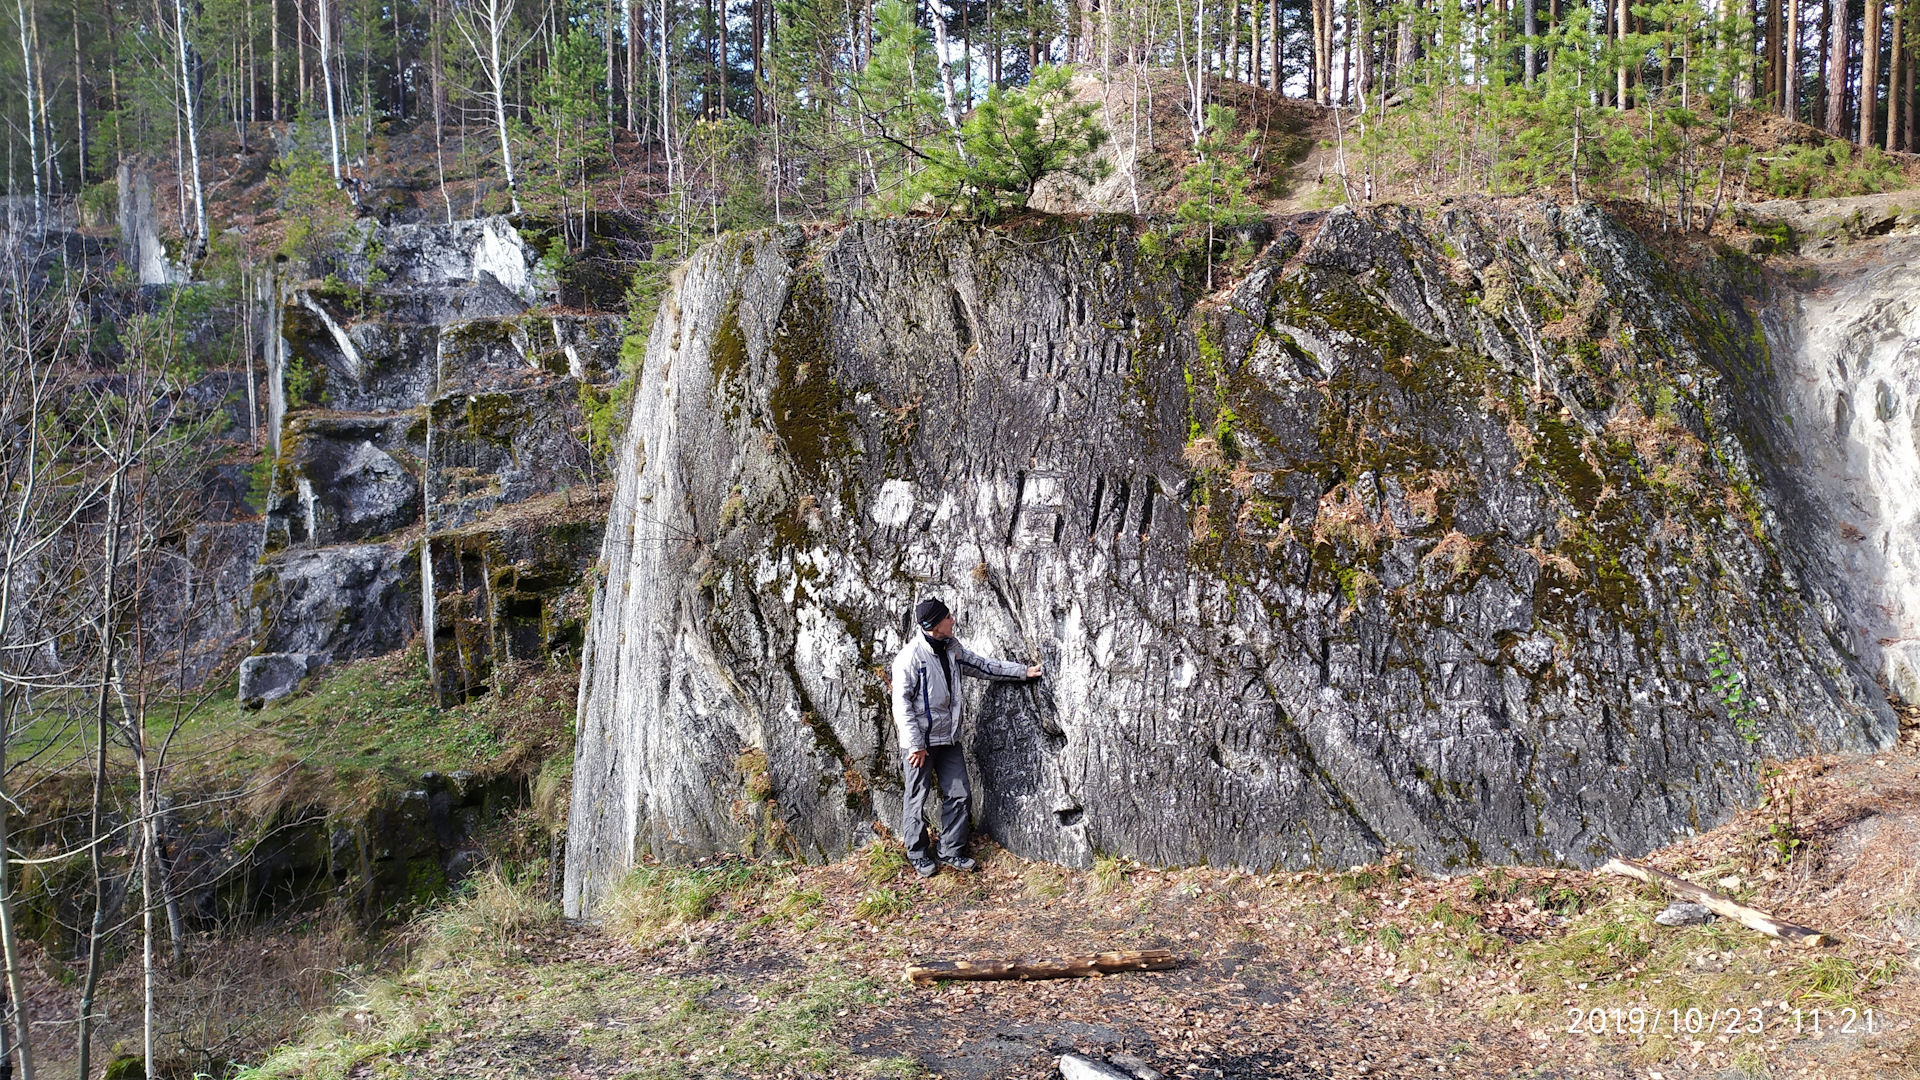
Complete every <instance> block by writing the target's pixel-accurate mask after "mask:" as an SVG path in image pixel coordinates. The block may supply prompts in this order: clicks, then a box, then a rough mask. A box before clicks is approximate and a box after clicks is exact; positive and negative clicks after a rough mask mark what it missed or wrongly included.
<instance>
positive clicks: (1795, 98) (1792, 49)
mask: <svg viewBox="0 0 1920 1080" xmlns="http://www.w3.org/2000/svg"><path fill="white" fill-rule="evenodd" d="M1785 36H1786V45H1787V70H1786V71H1785V73H1784V74H1782V76H1781V92H1780V115H1782V116H1784V117H1786V118H1787V119H1789V120H1798V119H1800V0H1787V25H1786V28H1785Z"/></svg>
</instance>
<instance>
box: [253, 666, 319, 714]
mask: <svg viewBox="0 0 1920 1080" xmlns="http://www.w3.org/2000/svg"><path fill="white" fill-rule="evenodd" d="M319 659H320V658H319V657H317V656H312V655H309V654H307V653H266V654H264V655H261V656H249V657H247V658H246V659H245V660H242V661H240V703H241V704H243V705H248V706H254V707H257V706H260V705H264V704H266V703H267V702H269V701H278V700H280V699H281V698H283V697H286V696H287V695H289V694H291V693H293V692H294V691H295V690H298V689H299V688H300V680H302V679H304V678H306V677H307V673H308V672H310V671H312V670H313V669H314V668H315V667H318V666H319V663H318V661H319Z"/></svg>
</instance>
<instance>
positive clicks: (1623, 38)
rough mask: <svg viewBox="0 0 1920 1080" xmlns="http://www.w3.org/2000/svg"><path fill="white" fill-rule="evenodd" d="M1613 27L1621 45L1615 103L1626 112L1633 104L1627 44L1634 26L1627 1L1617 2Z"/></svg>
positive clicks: (1616, 38) (1616, 39) (1616, 73)
mask: <svg viewBox="0 0 1920 1080" xmlns="http://www.w3.org/2000/svg"><path fill="white" fill-rule="evenodd" d="M1613 25H1614V28H1615V31H1616V33H1615V37H1614V40H1615V41H1616V42H1617V43H1618V44H1619V46H1620V50H1621V57H1620V67H1619V69H1618V70H1617V71H1615V75H1616V76H1617V82H1618V85H1617V86H1616V87H1615V89H1614V92H1615V94H1616V95H1617V97H1616V100H1615V102H1614V103H1615V104H1616V105H1618V106H1619V107H1620V111H1622V112H1625V111H1626V110H1627V109H1628V108H1630V107H1631V102H1630V101H1629V100H1628V96H1627V59H1626V47H1627V45H1626V42H1627V33H1628V30H1629V28H1630V27H1631V26H1632V20H1631V17H1630V15H1629V13H1628V11H1627V0H1617V4H1616V7H1615V11H1614V19H1613Z"/></svg>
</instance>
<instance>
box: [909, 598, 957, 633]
mask: <svg viewBox="0 0 1920 1080" xmlns="http://www.w3.org/2000/svg"><path fill="white" fill-rule="evenodd" d="M951 614H952V612H950V611H948V610H947V605H945V604H943V603H941V602H940V601H939V600H937V599H935V598H933V597H928V598H927V599H925V600H922V601H920V603H919V605H918V606H916V607H915V608H914V609H913V621H914V622H917V623H919V624H920V629H922V630H931V629H933V628H934V627H936V626H939V625H940V620H942V619H944V618H946V617H947V616H948V615H951Z"/></svg>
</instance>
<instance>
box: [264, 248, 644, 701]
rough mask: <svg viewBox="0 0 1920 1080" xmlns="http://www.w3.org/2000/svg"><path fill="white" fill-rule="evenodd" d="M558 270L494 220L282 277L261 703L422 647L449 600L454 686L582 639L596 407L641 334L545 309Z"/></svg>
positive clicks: (273, 380) (593, 527) (443, 646)
mask: <svg viewBox="0 0 1920 1080" xmlns="http://www.w3.org/2000/svg"><path fill="white" fill-rule="evenodd" d="M551 277H552V275H551V272H550V271H544V270H543V268H542V264H541V262H540V256H539V253H538V251H537V249H536V248H535V246H534V245H533V244H531V243H529V242H528V241H527V239H526V238H525V237H523V236H522V235H521V233H520V231H519V230H518V229H516V228H515V227H514V226H513V225H511V224H509V223H508V222H507V221H506V220H505V219H503V218H486V219H480V220H474V221H460V222H455V223H452V224H448V225H437V224H414V225H393V226H378V227H373V226H369V227H367V228H365V230H364V234H363V235H361V236H359V237H358V238H357V242H356V243H354V244H352V245H350V246H349V247H348V249H347V250H346V251H345V252H343V253H342V254H341V255H340V256H339V257H338V258H337V259H335V260H334V261H333V265H332V266H331V267H330V272H329V273H328V274H327V275H326V277H325V278H324V279H320V280H306V281H293V282H285V283H281V284H279V285H278V286H277V293H278V295H279V297H280V303H279V305H278V308H277V310H278V312H279V323H278V326H277V327H276V333H277V337H278V340H279V341H280V342H281V346H280V348H279V349H277V350H275V355H272V356H270V359H269V364H268V383H269V386H270V394H269V397H270V400H271V409H270V412H271V415H272V418H273V423H272V427H271V439H272V445H273V449H274V459H275V460H274V465H273V482H272V489H271V493H270V495H269V496H268V499H267V505H266V507H265V516H264V522H263V525H262V526H261V528H262V529H263V534H262V535H263V539H262V548H263V557H262V559H261V562H260V565H259V566H258V568H257V569H255V570H254V571H253V584H252V600H251V616H252V617H251V620H250V625H251V641H250V644H251V652H252V654H253V655H251V656H250V657H248V659H247V660H246V661H244V662H243V664H242V668H241V695H242V696H243V697H246V698H254V699H261V698H270V697H273V696H277V695H280V694H284V693H286V692H289V691H290V690H291V689H292V688H293V686H294V685H295V684H296V683H297V682H298V681H299V679H301V678H303V677H304V676H305V675H306V674H308V673H310V672H312V671H314V670H316V669H317V668H318V667H320V666H321V665H323V664H325V663H328V662H330V661H339V660H348V659H354V658H357V657H363V656H376V655H380V654H382V653H386V652H390V651H392V650H394V649H397V648H400V647H401V646H403V645H405V644H406V643H407V642H408V641H409V640H410V639H412V638H413V637H414V635H416V634H417V633H419V632H420V629H421V627H422V625H423V621H424V620H425V619H426V618H427V617H428V616H427V614H426V613H427V612H431V613H432V618H433V624H434V633H433V639H434V643H435V645H436V654H437V655H436V661H437V665H436V666H437V667H438V668H439V669H440V670H441V671H442V672H443V674H442V676H441V685H442V689H443V690H444V691H446V692H448V693H455V694H458V693H461V692H463V691H466V690H469V689H473V688H478V687H481V686H484V685H485V684H486V681H487V678H488V675H489V672H490V671H491V668H492V666H493V665H494V664H495V663H496V662H497V661H500V660H512V659H520V660H527V659H543V658H544V657H545V656H546V655H547V653H548V651H549V650H550V649H555V648H563V649H568V650H572V649H574V648H575V647H576V646H577V643H578V638H579V630H578V627H579V616H580V612H578V611H576V610H573V609H572V608H571V607H570V606H569V599H568V593H569V591H570V590H571V589H572V587H573V586H574V585H576V584H577V583H578V582H579V581H580V580H581V577H582V574H583V573H584V571H585V569H586V567H587V566H588V565H589V564H590V563H591V561H592V559H593V555H594V551H595V550H596V549H597V546H598V543H599V521H600V517H601V506H600V500H599V498H598V494H597V491H598V484H599V476H598V473H597V467H596V465H595V463H594V460H593V456H592V452H591V447H590V446H589V445H588V442H587V438H588V436H587V433H586V429H585V423H584V418H583V403H585V402H586V401H587V400H588V397H589V396H590V395H592V394H594V393H596V392H598V391H599V390H601V389H604V388H605V387H606V386H608V385H610V384H611V383H612V381H613V380H614V378H615V377H617V375H618V370H617V361H618V352H619V344H620V338H621V333H622V331H621V325H620V320H619V318H618V317H617V316H614V315H608V314H594V313H582V312H578V311H574V310H569V309H559V308H553V307H550V306H546V307H543V306H542V305H543V301H544V300H547V299H550V297H551V295H552V293H553V290H554V282H553V281H552V280H551ZM423 545H425V547H426V554H425V557H424V558H423V553H422V547H423ZM423 567H428V568H430V569H431V571H432V578H431V579H430V580H429V579H427V578H425V577H423ZM423 583H424V584H426V585H429V586H431V588H429V589H427V590H425V592H426V595H425V596H423Z"/></svg>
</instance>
